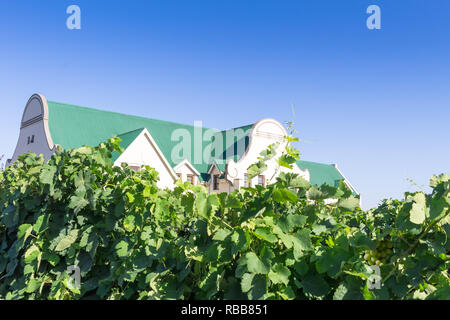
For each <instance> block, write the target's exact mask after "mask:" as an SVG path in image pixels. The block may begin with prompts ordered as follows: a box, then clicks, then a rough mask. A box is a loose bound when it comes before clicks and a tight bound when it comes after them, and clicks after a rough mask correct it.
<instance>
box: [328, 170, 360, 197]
mask: <svg viewBox="0 0 450 320" xmlns="http://www.w3.org/2000/svg"><path fill="white" fill-rule="evenodd" d="M333 167H335V168H336V170H337V171H338V172H339V174H340V175H341V176H342V178H344V182H345V183H346V184H347V185H348V186H349V187H350V189H352V190H353V191H354V192H356V193H357V194H358V195H361V194H360V193H359V192H358V190H356V188H355V187H353V185H352V184H351V183H350V181H348V179H347V178H346V177H345V176H344V174H343V173H342V172H341V170H339V168H338V165H337V164H336V163H333Z"/></svg>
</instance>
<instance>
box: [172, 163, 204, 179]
mask: <svg viewBox="0 0 450 320" xmlns="http://www.w3.org/2000/svg"><path fill="white" fill-rule="evenodd" d="M184 165H185V166H187V167H189V169H191V171H193V172H194V173H195V174H196V175H197V176H200V173H199V172H198V171H197V170H196V169H195V168H194V166H193V165H192V164H191V163H190V162H189V161H188V160H187V159H185V160H183V161H181V162H180V163H179V164H177V165H176V166H175V167H174V168H173V170H174V171H175V172H176V171H177V170H178V169H180V168H181V167H182V166H184Z"/></svg>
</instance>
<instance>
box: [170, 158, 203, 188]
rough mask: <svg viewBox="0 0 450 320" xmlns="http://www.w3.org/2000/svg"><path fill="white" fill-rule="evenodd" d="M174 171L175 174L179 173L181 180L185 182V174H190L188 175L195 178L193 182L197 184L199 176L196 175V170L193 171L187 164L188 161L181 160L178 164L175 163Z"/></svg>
mask: <svg viewBox="0 0 450 320" xmlns="http://www.w3.org/2000/svg"><path fill="white" fill-rule="evenodd" d="M174 171H175V172H176V173H177V174H181V180H183V182H186V181H187V176H188V175H189V174H190V175H193V176H194V177H195V178H194V179H195V183H194V184H199V182H200V181H199V177H198V172H196V171H194V170H193V169H192V167H191V166H190V165H189V164H188V162H187V161H183V162H182V163H180V164H179V165H177V166H176V167H175V168H174Z"/></svg>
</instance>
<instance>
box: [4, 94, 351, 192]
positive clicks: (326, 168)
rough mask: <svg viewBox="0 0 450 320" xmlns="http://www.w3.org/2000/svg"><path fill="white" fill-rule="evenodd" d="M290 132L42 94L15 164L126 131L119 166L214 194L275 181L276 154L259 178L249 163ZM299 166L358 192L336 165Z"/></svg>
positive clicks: (26, 117)
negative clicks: (222, 125) (250, 174)
mask: <svg viewBox="0 0 450 320" xmlns="http://www.w3.org/2000/svg"><path fill="white" fill-rule="evenodd" d="M286 135H287V132H286V130H285V128H284V127H283V125H282V124H281V123H279V122H278V121H276V120H274V119H263V120H260V121H258V122H256V123H254V124H252V125H248V126H244V127H239V128H234V129H230V130H225V131H220V130H213V129H208V128H203V127H198V126H190V125H185V124H178V123H173V122H168V121H161V120H155V119H149V118H143V117H137V116H132V115H127V114H121V113H115V112H109V111H102V110H97V109H91V108H85V107H79V106H74V105H68V104H62V103H57V102H52V101H47V100H46V98H45V97H44V96H42V95H39V94H35V95H33V96H32V97H31V98H30V99H29V101H28V103H27V104H26V106H25V110H24V112H23V116H22V121H21V125H20V135H19V139H18V141H17V146H16V149H15V151H14V155H13V157H12V159H11V160H9V162H8V163H11V162H14V161H15V160H17V158H18V156H19V155H21V154H23V153H26V152H33V153H36V154H43V155H44V157H45V158H47V159H48V158H50V157H51V155H52V153H53V152H54V150H55V146H56V145H60V146H62V147H63V148H77V147H80V146H82V145H89V146H96V145H98V144H99V143H101V142H103V141H106V140H107V139H108V138H111V137H113V136H119V137H120V138H121V139H122V141H121V146H122V147H123V148H124V152H123V153H122V154H121V155H117V156H116V157H115V159H113V160H114V161H115V165H120V164H121V163H123V162H125V163H128V164H129V165H130V166H131V167H132V168H134V169H136V170H139V169H140V167H141V166H143V165H148V166H150V167H153V168H155V169H156V170H157V171H158V172H159V176H160V181H159V182H158V186H159V187H162V188H165V187H168V188H172V187H173V186H174V182H175V181H176V180H177V179H182V180H183V181H190V182H192V183H193V184H204V185H205V186H207V187H208V188H209V189H210V191H211V192H231V191H232V190H234V189H236V188H240V187H242V186H244V185H251V186H252V185H253V186H254V185H256V184H260V185H265V184H266V183H270V178H271V177H272V176H273V175H274V173H275V170H276V165H275V162H274V160H271V161H269V162H268V163H267V164H268V169H267V170H266V171H265V172H264V173H263V175H260V176H257V177H255V178H254V179H252V181H247V174H246V172H247V168H248V167H249V166H250V165H251V164H253V163H255V162H256V161H257V158H258V156H259V155H260V152H261V151H263V150H265V149H266V148H267V147H268V146H269V145H270V144H272V143H274V142H281V144H280V146H279V147H278V150H277V154H278V153H279V152H281V150H282V149H283V148H284V146H283V142H284V141H285V140H284V137H285V136H286ZM284 170H288V169H284V168H283V169H282V170H281V171H284ZM292 171H293V172H295V173H298V174H299V175H301V176H302V177H304V178H305V179H306V180H308V181H310V182H311V184H316V185H322V184H323V183H327V184H329V185H332V186H336V185H337V184H338V183H339V181H340V180H343V181H344V182H345V183H346V184H347V185H348V186H349V188H351V189H352V190H353V191H354V192H355V193H357V191H356V190H355V189H354V188H353V187H352V185H351V184H350V183H349V182H348V181H347V179H345V177H344V176H343V175H342V173H341V172H340V171H339V169H338V168H337V166H336V165H328V164H321V163H315V162H309V161H298V162H297V163H296V164H294V168H293V169H292Z"/></svg>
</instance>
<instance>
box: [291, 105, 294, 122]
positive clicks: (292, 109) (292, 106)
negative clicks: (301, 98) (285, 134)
mask: <svg viewBox="0 0 450 320" xmlns="http://www.w3.org/2000/svg"><path fill="white" fill-rule="evenodd" d="M291 111H292V116H293V118H294V119H295V105H294V104H293V103H291Z"/></svg>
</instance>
